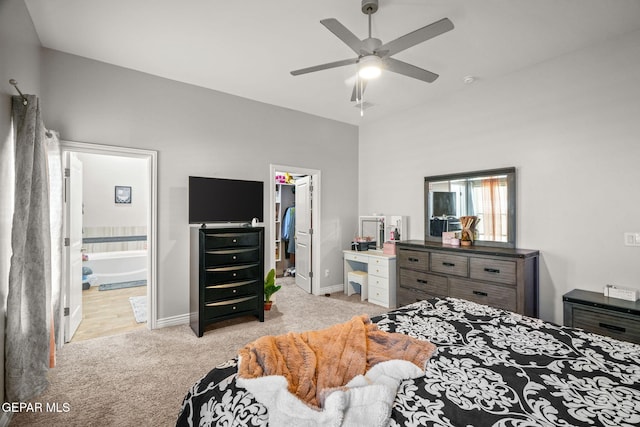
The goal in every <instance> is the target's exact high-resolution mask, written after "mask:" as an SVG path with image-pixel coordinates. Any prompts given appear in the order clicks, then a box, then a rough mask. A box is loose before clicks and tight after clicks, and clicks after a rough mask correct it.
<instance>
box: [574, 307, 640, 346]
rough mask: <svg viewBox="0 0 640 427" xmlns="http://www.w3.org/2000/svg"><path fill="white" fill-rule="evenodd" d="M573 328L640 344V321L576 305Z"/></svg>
mask: <svg viewBox="0 0 640 427" xmlns="http://www.w3.org/2000/svg"><path fill="white" fill-rule="evenodd" d="M573 327H574V328H582V329H584V330H585V331H589V332H593V333H596V334H600V335H606V336H609V337H613V338H616V339H619V340H623V341H630V342H634V343H640V321H639V320H637V319H632V318H629V317H626V316H621V315H617V314H609V313H604V312H601V311H599V310H593V309H589V308H583V307H580V306H577V305H574V306H573Z"/></svg>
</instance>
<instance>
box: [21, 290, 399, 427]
mask: <svg viewBox="0 0 640 427" xmlns="http://www.w3.org/2000/svg"><path fill="white" fill-rule="evenodd" d="M279 282H283V287H282V289H281V290H280V292H278V293H277V294H276V296H275V301H276V303H275V305H274V307H273V309H272V310H271V311H270V312H266V315H265V322H264V323H260V322H258V321H257V320H256V319H255V317H246V318H242V319H234V320H233V321H226V322H221V323H219V324H215V325H211V326H210V327H209V329H208V330H207V332H206V333H205V334H204V336H203V337H202V338H197V337H196V336H195V334H194V333H193V331H192V330H191V329H190V328H189V326H188V325H183V326H175V327H170V328H162V329H157V330H154V331H148V330H139V331H134V332H129V333H125V334H121V335H115V336H111V337H104V338H96V339H92V340H87V341H80V342H77V343H70V344H67V345H65V346H64V347H63V348H62V350H61V351H60V352H59V353H58V364H57V367H56V368H55V369H52V370H51V372H50V386H49V388H48V390H47V391H46V392H45V393H44V394H43V395H42V396H39V397H38V398H35V399H33V400H32V402H34V403H36V402H37V403H41V404H42V408H43V412H39V413H20V414H16V415H15V416H14V418H13V420H12V422H11V423H10V426H11V427H14V426H151V425H153V426H171V425H174V424H175V420H176V419H177V416H178V412H179V410H180V406H181V404H182V398H183V397H184V395H185V394H186V393H187V390H188V388H189V387H190V386H191V385H192V384H193V383H194V382H196V381H197V380H198V379H199V378H201V377H202V376H203V375H205V374H206V373H207V372H208V371H209V370H210V369H211V368H213V367H214V366H215V365H217V364H219V363H221V362H224V361H226V360H228V359H230V358H232V357H234V356H235V355H236V354H237V350H238V349H239V348H240V347H242V346H243V345H244V344H246V343H248V342H250V341H252V340H254V339H256V338H258V337H260V336H262V335H278V334H281V333H285V332H288V331H296V332H300V331H305V330H309V329H319V328H324V327H326V326H330V325H332V324H335V323H340V322H344V321H347V320H349V319H350V318H351V317H352V316H355V315H358V314H362V313H367V314H369V315H371V316H373V315H375V314H379V313H383V312H386V311H388V309H385V308H383V307H379V306H376V305H373V304H369V303H367V302H364V303H362V302H360V295H357V294H356V295H351V296H350V297H346V296H345V295H344V294H343V293H337V294H332V295H331V296H330V297H325V296H313V295H308V294H306V293H305V292H303V291H302V290H301V289H299V288H298V287H297V286H296V285H295V284H293V283H292V278H285V279H280V280H279ZM47 404H49V406H50V407H52V406H55V405H56V404H57V407H58V409H59V410H60V411H61V412H57V413H56V412H46V408H47Z"/></svg>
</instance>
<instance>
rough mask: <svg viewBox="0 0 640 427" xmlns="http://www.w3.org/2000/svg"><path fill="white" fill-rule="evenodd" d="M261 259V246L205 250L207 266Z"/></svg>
mask: <svg viewBox="0 0 640 427" xmlns="http://www.w3.org/2000/svg"><path fill="white" fill-rule="evenodd" d="M259 260H260V248H258V247H256V248H241V249H215V250H208V251H206V252H205V256H204V265H205V267H212V266H219V265H233V264H243V263H244V264H246V263H251V262H258V261H259Z"/></svg>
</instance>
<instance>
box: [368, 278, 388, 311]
mask: <svg viewBox="0 0 640 427" xmlns="http://www.w3.org/2000/svg"><path fill="white" fill-rule="evenodd" d="M368 299H369V302H370V303H372V304H377V305H381V306H384V307H389V282H387V284H386V286H384V287H383V286H377V285H372V284H371V282H369V290H368Z"/></svg>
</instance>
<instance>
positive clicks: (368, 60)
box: [358, 55, 382, 80]
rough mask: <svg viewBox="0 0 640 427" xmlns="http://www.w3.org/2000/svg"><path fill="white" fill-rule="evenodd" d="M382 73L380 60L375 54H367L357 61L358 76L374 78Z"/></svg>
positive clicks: (366, 78)
mask: <svg viewBox="0 0 640 427" xmlns="http://www.w3.org/2000/svg"><path fill="white" fill-rule="evenodd" d="M381 73H382V60H381V59H380V57H378V56H377V55H368V56H364V57H362V58H361V59H360V60H359V61H358V75H359V76H360V78H362V79H365V80H369V79H375V78H376V77H378V76H380V74H381Z"/></svg>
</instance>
